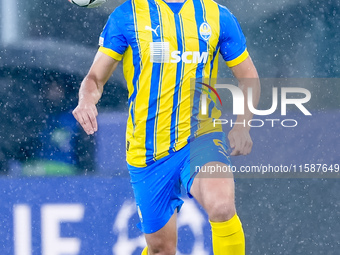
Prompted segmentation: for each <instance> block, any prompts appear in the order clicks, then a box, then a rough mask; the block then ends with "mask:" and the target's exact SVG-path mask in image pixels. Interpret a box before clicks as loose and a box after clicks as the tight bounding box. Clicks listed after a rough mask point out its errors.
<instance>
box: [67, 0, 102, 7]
mask: <svg viewBox="0 0 340 255" xmlns="http://www.w3.org/2000/svg"><path fill="white" fill-rule="evenodd" d="M68 1H69V2H70V3H72V4H75V5H78V6H80V7H86V8H94V7H98V6H100V5H102V4H103V3H105V2H106V0H68Z"/></svg>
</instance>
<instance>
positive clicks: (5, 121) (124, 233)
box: [0, 0, 340, 255]
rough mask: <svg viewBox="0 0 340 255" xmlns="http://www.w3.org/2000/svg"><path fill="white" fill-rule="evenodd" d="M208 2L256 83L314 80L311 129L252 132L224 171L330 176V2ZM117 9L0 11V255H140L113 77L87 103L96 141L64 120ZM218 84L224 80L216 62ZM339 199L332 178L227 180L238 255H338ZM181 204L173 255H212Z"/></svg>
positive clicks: (120, 100) (335, 49)
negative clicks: (300, 168)
mask: <svg viewBox="0 0 340 255" xmlns="http://www.w3.org/2000/svg"><path fill="white" fill-rule="evenodd" d="M217 2H219V3H221V4H224V5H226V6H227V7H228V8H229V9H230V10H231V11H232V12H233V13H234V14H235V16H236V17H237V18H238V20H239V22H240V24H241V26H242V28H243V30H244V33H245V35H246V37H247V40H248V49H249V51H250V53H251V55H252V58H253V60H254V62H255V65H256V66H257V68H258V71H259V74H260V76H261V77H266V78H313V79H314V78H322V79H320V80H318V81H319V83H318V84H319V86H312V87H308V86H307V88H308V89H309V90H310V91H311V94H312V100H311V104H310V105H309V106H310V107H311V109H312V112H313V116H312V117H311V118H309V119H306V118H302V117H301V116H300V115H299V114H298V113H294V114H296V115H294V116H296V118H298V119H299V126H298V127H296V128H294V129H289V130H287V129H284V128H270V127H268V128H267V127H264V128H261V129H255V130H253V131H252V135H253V140H254V149H253V153H252V154H251V155H250V156H248V157H242V158H240V157H239V158H234V159H233V160H234V164H235V165H242V164H243V165H252V164H261V163H265V164H273V165H280V164H286V165H288V164H305V163H307V164H309V163H315V164H316V163H325V164H329V165H330V164H339V163H340V132H339V130H340V96H339V94H340V82H339V78H340V64H339V63H340V50H339V45H340V38H339V35H340V33H339V31H340V19H339V14H340V3H339V1H337V0H327V1H313V0H299V1H297V0H276V1H265V0H259V1H250V0H240V1H226V0H218V1H217ZM120 3H122V1H120V0H119V1H113V0H108V2H107V3H106V4H104V5H103V6H102V7H100V8H96V9H83V8H79V7H76V6H74V5H71V4H70V3H69V2H68V1H66V0H62V1H61V0H58V1H57V0H51V1H47V0H34V1H24V0H0V13H1V14H0V15H1V16H0V32H1V34H0V95H1V96H0V107H1V111H0V194H1V195H0V215H1V218H0V253H1V254H5V255H7V254H15V255H38V254H43V255H65V254H68V255H71V254H72V255H73V254H84V255H87V254H104V255H105V254H119V255H130V254H131V255H132V254H133V255H136V254H140V252H141V250H142V248H143V247H144V240H143V238H142V236H141V232H140V231H139V230H138V229H137V228H136V227H135V225H136V223H137V221H138V216H137V214H136V209H135V207H134V204H133V196H132V190H131V188H130V184H129V179H128V177H129V176H128V172H127V170H126V166H125V162H124V158H125V139H124V132H125V121H126V118H127V115H126V108H127V91H126V87H125V82H124V80H123V74H122V67H121V66H119V68H118V69H117V70H116V72H115V73H114V75H113V76H112V77H111V79H110V81H109V82H108V84H107V85H106V87H105V93H104V95H103V98H102V100H101V101H100V103H99V106H98V107H99V112H100V115H99V117H98V121H99V126H100V127H99V131H98V134H96V135H94V136H86V135H85V133H84V132H83V131H82V130H81V129H80V127H79V126H78V125H77V123H76V122H75V120H74V119H73V117H72V115H71V111H72V109H73V108H74V107H75V106H76V104H77V91H78V88H79V85H80V82H81V80H82V78H83V77H84V75H85V74H86V72H87V70H88V69H89V67H90V65H91V63H92V59H93V57H94V55H95V53H96V50H97V42H98V37H99V34H100V32H101V30H102V27H103V26H104V24H105V22H106V19H107V17H108V15H109V14H110V13H111V12H112V11H113V10H114V8H115V7H116V6H118V5H119V4H120ZM219 76H220V77H221V78H228V77H231V73H230V71H229V70H227V68H226V67H225V66H224V64H223V63H222V62H221V63H220V72H219ZM268 90H271V88H270V87H263V93H264V95H265V96H264V99H265V100H266V93H267V92H268ZM266 91H267V92H266ZM265 100H264V101H265ZM339 191H340V183H339V179H336V178H327V179H322V178H303V179H302V178H266V179H264V178H252V179H243V178H242V179H236V203H237V208H238V213H239V215H240V217H241V219H242V221H243V225H244V229H245V234H246V239H247V254H254V255H265V254H266V255H272V254H302V255H306V254H315V255H316V254H317V255H319V254H329V255H337V254H340V253H339V250H340V238H339V237H340V199H339ZM186 202H187V203H186V205H185V206H184V207H183V211H182V212H181V214H180V216H179V223H178V224H179V248H178V250H179V253H178V254H195V255H203V254H212V253H211V251H210V250H211V248H210V239H209V231H210V230H209V225H208V224H207V221H206V219H207V218H206V215H205V214H204V213H203V211H202V210H201V208H200V207H199V206H198V205H197V204H195V203H194V202H193V201H191V200H188V199H186Z"/></svg>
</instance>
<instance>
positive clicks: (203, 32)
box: [200, 22, 211, 41]
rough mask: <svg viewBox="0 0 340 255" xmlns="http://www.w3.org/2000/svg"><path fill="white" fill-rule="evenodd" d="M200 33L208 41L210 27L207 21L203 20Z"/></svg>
mask: <svg viewBox="0 0 340 255" xmlns="http://www.w3.org/2000/svg"><path fill="white" fill-rule="evenodd" d="M200 35H201V37H202V38H203V39H204V40H205V41H208V40H209V38H210V36H211V27H210V25H209V24H208V23H207V22H203V23H202V24H201V26H200Z"/></svg>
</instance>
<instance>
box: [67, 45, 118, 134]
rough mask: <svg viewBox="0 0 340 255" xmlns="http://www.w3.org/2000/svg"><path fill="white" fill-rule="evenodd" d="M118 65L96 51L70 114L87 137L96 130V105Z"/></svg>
mask: <svg viewBox="0 0 340 255" xmlns="http://www.w3.org/2000/svg"><path fill="white" fill-rule="evenodd" d="M118 63H119V61H118V60H115V59H113V58H112V57H110V56H108V55H106V54H104V53H102V52H100V51H98V52H97V54H96V56H95V58H94V61H93V63H92V66H91V68H90V70H89V72H88V74H87V75H86V76H85V78H84V80H83V81H82V83H81V86H80V89H79V101H78V106H77V107H76V108H75V109H74V110H73V112H72V113H73V116H74V117H75V118H76V120H77V121H78V122H79V123H80V125H81V126H82V127H83V129H84V131H85V132H86V133H87V134H88V135H90V134H93V133H94V132H96V131H97V130H98V124H97V115H98V111H97V107H96V104H97V103H98V101H99V99H100V98H101V96H102V93H103V88H104V85H105V83H106V82H107V81H108V80H109V78H110V76H111V75H112V73H113V71H114V70H115V69H116V67H117V65H118Z"/></svg>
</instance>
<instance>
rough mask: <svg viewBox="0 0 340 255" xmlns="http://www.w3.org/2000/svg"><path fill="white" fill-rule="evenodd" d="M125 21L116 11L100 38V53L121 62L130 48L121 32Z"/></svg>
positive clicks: (117, 10)
mask: <svg viewBox="0 0 340 255" xmlns="http://www.w3.org/2000/svg"><path fill="white" fill-rule="evenodd" d="M123 23H124V19H123V18H122V15H120V11H119V9H116V10H115V11H114V12H113V13H112V14H111V15H110V17H109V19H108V21H107V23H106V25H105V26H104V29H103V31H102V33H101V35H100V38H99V46H100V48H99V51H101V52H103V53H105V54H106V55H109V56H110V57H112V58H114V59H116V60H118V61H120V60H121V59H122V57H123V54H124V52H125V50H126V48H127V47H128V43H127V40H126V38H125V36H124V34H123V33H122V31H121V28H122V27H124V24H123Z"/></svg>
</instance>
